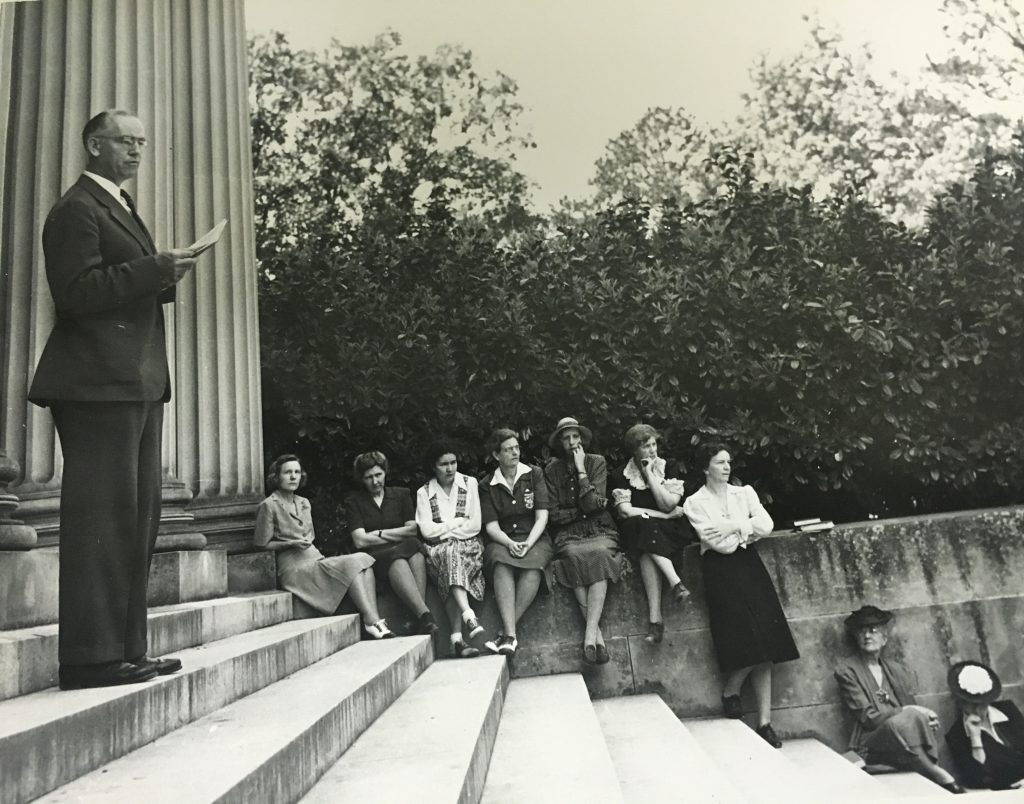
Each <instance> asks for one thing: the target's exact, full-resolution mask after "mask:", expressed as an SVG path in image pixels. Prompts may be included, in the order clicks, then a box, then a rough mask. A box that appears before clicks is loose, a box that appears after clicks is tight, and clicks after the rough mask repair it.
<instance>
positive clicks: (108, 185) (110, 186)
mask: <svg viewBox="0 0 1024 804" xmlns="http://www.w3.org/2000/svg"><path fill="white" fill-rule="evenodd" d="M82 175H83V176H88V177H89V178H90V179H92V180H93V181H94V182H96V183H97V184H98V185H99V186H100V187H102V188H103V189H104V190H106V191H107V192H108V193H110V194H111V195H112V196H114V198H115V199H117V203H118V204H120V205H121V206H122V207H124V208H125V209H127V210H128V211H129V212H131V210H130V209H128V202H127V201H125V200H124V196H123V195H121V188H120V187H118V186H117V185H116V184H114V182H112V181H111V180H110V179H108V178H107V177H106V176H100V175H99V174H97V173H90V172H89V171H88V170H83V171H82Z"/></svg>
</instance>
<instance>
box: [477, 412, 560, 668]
mask: <svg viewBox="0 0 1024 804" xmlns="http://www.w3.org/2000/svg"><path fill="white" fill-rule="evenodd" d="M489 445H490V451H491V455H492V456H494V460H496V461H497V462H498V468H497V469H495V470H494V474H492V475H488V476H486V477H485V478H484V479H483V480H481V481H480V510H481V512H482V514H483V523H484V532H485V533H486V534H487V538H488V542H487V545H486V546H485V547H484V566H485V567H486V568H487V570H488V571H489V572H491V573H493V587H494V597H495V599H496V601H497V603H498V615H499V616H500V617H501V624H502V629H503V630H502V633H500V634H498V636H497V638H496V639H494V640H489V641H488V642H486V643H484V644H485V647H486V648H487V649H488V650H489V651H491V652H492V653H500V654H502V655H505V656H514V655H515V652H516V649H517V648H518V647H519V640H518V639H517V638H516V625H517V624H518V622H519V619H520V617H522V616H523V614H524V612H525V611H526V610H527V609H528V608H529V607H530V604H531V603H532V602H533V599H534V598H535V597H536V596H537V591H538V590H539V589H540V583H541V581H542V580H543V578H544V571H545V570H546V569H547V566H548V564H550V563H551V558H552V556H553V555H554V550H553V549H552V547H551V537H550V536H548V535H547V533H546V532H545V528H546V527H547V524H548V508H549V507H550V505H549V503H548V487H547V483H545V482H544V475H543V474H542V473H541V471H540V469H537V468H536V467H533V466H527V465H526V464H525V463H520V462H519V438H518V436H517V435H516V432H515V430H509V429H506V428H500V429H498V430H495V431H494V432H493V433H492V434H491V438H490V441H489Z"/></svg>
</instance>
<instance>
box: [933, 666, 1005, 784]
mask: <svg viewBox="0 0 1024 804" xmlns="http://www.w3.org/2000/svg"><path fill="white" fill-rule="evenodd" d="M946 682H947V684H948V685H949V691H950V692H951V693H953V697H954V698H956V702H957V705H958V706H959V708H960V717H959V718H958V719H957V721H956V722H955V723H954V724H953V726H952V727H951V728H950V730H949V731H948V732H946V744H947V745H948V746H949V750H950V753H952V755H953V761H954V762H956V766H957V770H959V771H960V774H961V776H962V778H963V780H964V782H965V783H966V784H967V785H969V786H970V787H984V788H988V789H991V790H1007V789H1010V788H1016V787H1020V782H1021V780H1022V779H1024V715H1021V712H1020V709H1018V708H1017V705H1016V704H1015V703H1014V702H1013V701H1000V700H999V695H1000V693H1001V692H1002V690H1003V685H1002V682H1000V680H999V676H997V675H996V674H995V671H994V670H993V669H992V668H991V667H989V666H988V665H985V664H982V663H981V662H958V663H957V664H954V665H953V666H952V667H951V668H949V673H948V675H947V676H946Z"/></svg>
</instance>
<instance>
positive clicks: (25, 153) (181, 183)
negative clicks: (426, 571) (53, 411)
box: [0, 0, 263, 549]
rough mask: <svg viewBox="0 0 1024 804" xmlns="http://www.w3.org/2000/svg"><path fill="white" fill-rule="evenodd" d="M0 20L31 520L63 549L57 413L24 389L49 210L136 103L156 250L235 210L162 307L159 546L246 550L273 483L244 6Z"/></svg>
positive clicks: (8, 392) (114, 3) (102, 8)
mask: <svg viewBox="0 0 1024 804" xmlns="http://www.w3.org/2000/svg"><path fill="white" fill-rule="evenodd" d="M0 15H3V16H2V19H3V20H4V22H2V23H0V37H2V36H3V35H7V36H8V37H9V40H10V43H11V47H10V49H9V50H8V49H7V48H5V49H4V51H3V52H5V53H6V52H10V53H11V54H12V55H11V56H10V65H9V70H10V76H11V82H10V90H9V96H8V99H9V100H10V119H9V120H8V126H7V127H6V129H5V130H6V132H7V133H6V136H7V138H8V142H7V143H6V145H7V147H6V148H5V149H4V151H2V153H3V154H5V155H6V158H5V162H4V171H3V173H4V182H5V183H4V185H2V190H3V196H2V199H3V202H4V203H3V212H2V215H3V220H2V224H3V225H2V227H0V232H3V233H4V235H2V236H4V237H5V238H6V237H8V235H9V238H10V242H9V243H8V242H6V241H4V243H3V244H4V246H5V249H4V253H3V255H2V256H0V260H2V263H0V266H2V269H3V276H4V278H5V281H4V282H3V283H2V284H3V285H4V290H3V291H0V292H2V293H4V295H3V296H2V297H0V298H2V300H3V303H4V304H3V309H4V312H5V313H6V316H5V319H4V321H3V327H4V334H5V335H6V338H5V341H4V343H5V347H4V351H5V361H6V363H7V365H8V371H7V372H6V376H5V378H4V380H3V381H4V386H3V400H4V402H5V405H4V408H5V412H6V417H5V419H4V421H3V431H2V438H3V441H2V442H0V443H3V444H4V445H5V446H6V447H7V449H8V450H9V451H10V452H11V453H12V455H13V456H14V457H15V458H16V459H17V460H19V461H20V462H21V464H22V466H23V467H24V477H23V480H22V483H21V484H20V486H18V488H17V492H18V493H19V494H20V496H21V498H22V504H21V515H22V516H23V517H24V518H25V519H26V521H28V522H30V523H32V524H35V525H36V527H37V529H38V530H39V532H40V538H41V540H42V541H43V542H44V543H45V542H47V540H48V541H49V542H51V543H52V541H53V539H54V538H55V534H56V523H57V501H58V499H59V491H60V477H61V459H60V449H59V444H58V443H57V440H56V438H55V435H54V429H53V424H52V422H51V420H50V416H49V413H48V412H47V411H45V410H41V409H39V408H35V407H34V406H31V405H28V404H27V403H26V401H25V396H26V391H27V384H28V379H29V377H30V376H31V372H32V370H33V369H34V367H35V363H36V360H37V359H38V357H39V354H40V352H41V350H42V347H43V344H44V343H45V339H46V336H47V335H48V333H49V331H50V328H51V325H52V317H53V308H52V302H51V299H50V295H49V290H48V288H47V286H46V279H45V272H44V269H43V260H42V253H41V248H40V245H39V236H40V232H41V229H42V222H43V220H44V218H45V215H46V212H47V211H48V209H49V208H50V206H51V205H52V204H53V203H54V201H56V199H57V198H58V197H59V196H60V194H61V193H62V192H63V191H64V189H65V188H67V187H68V186H69V185H70V184H71V183H73V182H74V181H75V179H76V178H77V176H78V174H79V173H80V171H81V169H82V167H83V166H84V158H85V155H84V151H83V149H82V145H81V142H80V131H81V128H82V126H83V125H84V124H85V121H86V120H87V119H88V118H89V117H91V116H92V115H93V114H95V113H96V112H97V111H100V110H102V109H104V108H125V109H129V110H134V111H136V112H137V113H138V115H139V117H140V119H141V120H142V121H143V123H144V124H145V126H146V129H147V137H148V139H149V141H150V145H149V147H148V148H147V150H146V152H145V153H144V156H143V164H142V166H141V168H140V170H139V178H138V179H137V181H136V182H134V183H133V184H134V185H135V186H129V187H127V189H128V190H129V191H130V192H132V194H133V195H134V196H135V198H136V199H137V203H138V206H139V209H140V212H141V214H142V216H143V218H144V219H145V220H146V222H147V224H149V226H150V229H151V230H152V232H153V234H154V238H155V239H156V241H157V243H158V246H159V247H160V248H168V247H172V246H185V245H188V244H189V243H190V242H192V241H193V240H194V239H195V238H196V237H197V236H198V235H200V234H202V233H204V232H205V231H206V230H207V229H209V228H210V227H211V226H212V225H213V224H214V223H216V222H217V221H218V220H220V219H221V218H224V217H226V218H228V227H227V229H226V230H225V232H224V235H223V236H222V238H221V241H220V242H219V243H218V244H217V246H215V247H214V248H213V249H212V250H210V251H208V252H206V254H204V255H203V256H202V258H201V259H200V262H199V265H198V266H197V269H196V270H195V272H194V273H193V274H192V275H191V276H189V277H187V278H186V279H185V280H183V281H182V283H181V284H180V285H179V286H178V299H177V302H176V303H175V304H174V306H173V307H171V306H168V307H166V308H165V314H166V318H167V328H168V332H167V335H168V344H169V359H170V361H171V366H172V369H171V371H172V378H171V382H172V386H173V389H172V390H173V397H172V403H171V404H170V405H169V406H168V408H167V412H166V416H165V432H164V458H163V461H164V472H165V481H164V517H163V521H162V525H161V534H162V535H161V546H163V547H164V548H165V549H183V548H188V547H197V546H202V545H203V544H204V543H205V539H203V536H202V534H204V533H205V534H207V535H210V536H211V537H212V538H211V542H212V543H215V544H216V543H222V542H223V543H235V544H239V545H241V544H242V543H244V542H246V541H247V540H248V538H249V531H251V526H252V519H253V504H254V503H255V502H256V500H258V499H259V498H260V497H262V488H263V484H262V479H261V475H262V466H261V465H262V436H261V428H262V410H261V406H260V398H259V391H260V382H259V347H258V332H257V315H256V260H255V238H254V234H253V230H252V220H253V216H252V166H251V157H250V147H249V113H248V106H247V94H248V87H247V85H248V78H247V52H246V40H245V24H244V19H243V0H146V2H136V0H41V2H34V3H17V4H11V5H8V4H3V6H0ZM0 41H2V38H0ZM6 58H7V57H0V59H4V60H6ZM2 64H3V61H0V69H3V68H2Z"/></svg>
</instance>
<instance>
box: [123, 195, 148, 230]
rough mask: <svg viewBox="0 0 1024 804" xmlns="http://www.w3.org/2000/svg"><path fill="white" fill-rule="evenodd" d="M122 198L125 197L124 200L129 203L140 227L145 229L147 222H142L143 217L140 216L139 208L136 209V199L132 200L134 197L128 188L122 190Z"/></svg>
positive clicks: (130, 209) (129, 209)
mask: <svg viewBox="0 0 1024 804" xmlns="http://www.w3.org/2000/svg"><path fill="white" fill-rule="evenodd" d="M121 198H123V199H124V202H125V203H126V204H127V205H128V211H129V212H130V213H132V217H133V218H135V222H136V223H137V224H139V226H140V227H142V230H143V231H145V229H146V224H144V223H143V222H142V218H140V217H139V212H138V210H137V209H135V201H134V200H132V197H131V196H130V195H129V194H128V191H127V190H122V191H121Z"/></svg>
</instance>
